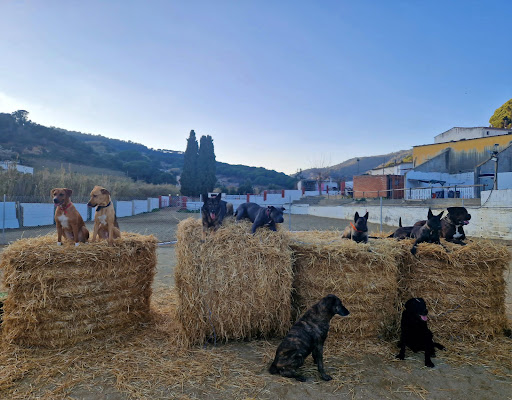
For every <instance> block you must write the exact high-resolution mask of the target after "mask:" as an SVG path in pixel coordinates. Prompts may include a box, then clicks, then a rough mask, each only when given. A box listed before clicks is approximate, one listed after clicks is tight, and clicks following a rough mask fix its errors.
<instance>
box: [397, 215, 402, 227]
mask: <svg viewBox="0 0 512 400" xmlns="http://www.w3.org/2000/svg"><path fill="white" fill-rule="evenodd" d="M398 226H399V227H400V228H402V217H400V218H399V219H398Z"/></svg>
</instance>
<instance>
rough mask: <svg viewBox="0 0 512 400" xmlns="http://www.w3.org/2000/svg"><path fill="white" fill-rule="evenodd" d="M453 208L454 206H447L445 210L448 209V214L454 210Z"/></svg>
mask: <svg viewBox="0 0 512 400" xmlns="http://www.w3.org/2000/svg"><path fill="white" fill-rule="evenodd" d="M455 208H456V207H448V208H447V210H448V214H451V213H452V212H453V211H455Z"/></svg>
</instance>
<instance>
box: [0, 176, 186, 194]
mask: <svg viewBox="0 0 512 400" xmlns="http://www.w3.org/2000/svg"><path fill="white" fill-rule="evenodd" d="M0 171H1V170H0ZM95 185H100V186H104V187H106V188H108V190H109V191H110V193H111V194H112V197H113V198H114V199H116V200H132V199H146V198H148V197H158V196H160V195H169V194H172V195H176V194H178V190H177V188H176V186H174V185H168V184H167V185H153V184H149V183H145V182H140V181H139V182H134V181H133V180H132V179H130V178H127V177H117V176H110V175H82V174H77V173H74V172H70V171H67V170H65V169H64V168H62V169H61V170H60V171H54V172H50V171H49V170H42V171H36V172H34V175H31V174H22V173H21V172H18V171H16V170H15V169H14V168H11V169H9V170H6V171H1V172H0V196H2V195H4V194H5V195H7V199H8V201H15V200H17V201H26V202H29V201H30V202H49V201H50V190H51V189H53V188H56V187H65V188H69V189H72V190H73V196H72V200H73V201H74V202H83V201H86V200H88V199H89V194H90V192H91V190H92V188H93V187H94V186H95ZM21 194H22V195H23V196H20V195H21Z"/></svg>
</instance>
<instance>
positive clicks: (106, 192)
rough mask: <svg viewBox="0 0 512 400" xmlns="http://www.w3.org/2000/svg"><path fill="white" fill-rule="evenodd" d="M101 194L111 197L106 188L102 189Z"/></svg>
mask: <svg viewBox="0 0 512 400" xmlns="http://www.w3.org/2000/svg"><path fill="white" fill-rule="evenodd" d="M101 194H108V195H109V196H110V192H109V191H108V190H107V189H105V188H101Z"/></svg>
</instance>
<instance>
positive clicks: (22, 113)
mask: <svg viewBox="0 0 512 400" xmlns="http://www.w3.org/2000/svg"><path fill="white" fill-rule="evenodd" d="M11 115H12V117H13V118H14V120H15V121H16V123H17V124H18V125H25V123H27V122H28V111H26V110H18V111H14V112H13V113H12V114H11Z"/></svg>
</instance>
